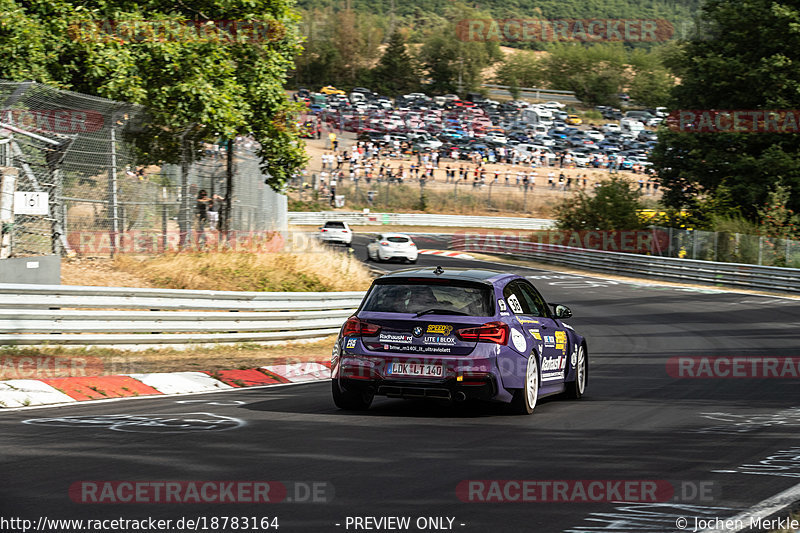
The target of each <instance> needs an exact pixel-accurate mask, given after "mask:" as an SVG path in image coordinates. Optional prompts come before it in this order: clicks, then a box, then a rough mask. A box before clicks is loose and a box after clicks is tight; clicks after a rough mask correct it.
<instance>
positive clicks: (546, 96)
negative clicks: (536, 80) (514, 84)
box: [483, 84, 580, 103]
mask: <svg viewBox="0 0 800 533" xmlns="http://www.w3.org/2000/svg"><path fill="white" fill-rule="evenodd" d="M483 87H484V88H486V89H489V92H490V93H491V94H492V95H494V94H499V95H502V96H511V92H510V89H511V86H510V85H492V84H484V85H483ZM519 93H520V96H527V97H529V98H535V99H537V100H555V101H557V102H571V103H580V100H578V99H577V98H576V97H575V91H559V90H555V89H541V88H539V87H520V88H519Z"/></svg>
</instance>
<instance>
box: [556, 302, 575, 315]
mask: <svg viewBox="0 0 800 533" xmlns="http://www.w3.org/2000/svg"><path fill="white" fill-rule="evenodd" d="M552 306H553V311H555V315H556V318H570V317H571V316H572V310H570V308H569V307H567V306H566V305H561V304H552Z"/></svg>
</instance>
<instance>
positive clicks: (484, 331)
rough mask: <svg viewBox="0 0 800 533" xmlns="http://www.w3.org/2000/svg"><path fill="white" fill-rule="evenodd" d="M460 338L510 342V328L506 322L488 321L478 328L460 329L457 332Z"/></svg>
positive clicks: (502, 342) (496, 342) (498, 342)
mask: <svg viewBox="0 0 800 533" xmlns="http://www.w3.org/2000/svg"><path fill="white" fill-rule="evenodd" d="M456 335H457V336H458V338H459V339H461V340H464V341H474V342H493V343H495V344H503V345H504V344H506V343H508V335H509V329H508V324H506V323H504V322H487V323H486V324H484V325H482V326H478V327H477V328H466V329H460V330H458V331H457V332H456Z"/></svg>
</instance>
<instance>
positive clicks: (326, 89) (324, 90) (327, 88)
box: [319, 85, 346, 94]
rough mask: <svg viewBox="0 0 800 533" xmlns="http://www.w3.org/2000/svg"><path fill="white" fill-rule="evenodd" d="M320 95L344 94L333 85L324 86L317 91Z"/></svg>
mask: <svg viewBox="0 0 800 533" xmlns="http://www.w3.org/2000/svg"><path fill="white" fill-rule="evenodd" d="M319 92H321V93H322V94H346V93H345V92H344V91H343V90H341V89H337V88H336V87H334V86H333V85H326V86H325V87H323V88H322V89H320V90H319Z"/></svg>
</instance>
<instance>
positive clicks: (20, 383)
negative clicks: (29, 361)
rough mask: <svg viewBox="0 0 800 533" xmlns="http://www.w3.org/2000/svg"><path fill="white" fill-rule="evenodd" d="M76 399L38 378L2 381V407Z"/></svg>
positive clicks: (0, 384) (0, 396)
mask: <svg viewBox="0 0 800 533" xmlns="http://www.w3.org/2000/svg"><path fill="white" fill-rule="evenodd" d="M75 401H76V400H75V399H74V398H70V397H69V396H67V395H66V394H64V393H63V392H61V391H59V390H57V389H56V388H54V387H52V386H50V385H48V384H47V383H44V382H42V381H39V380H38V379H9V380H7V381H0V407H27V406H29V405H46V404H51V403H72V402H75Z"/></svg>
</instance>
